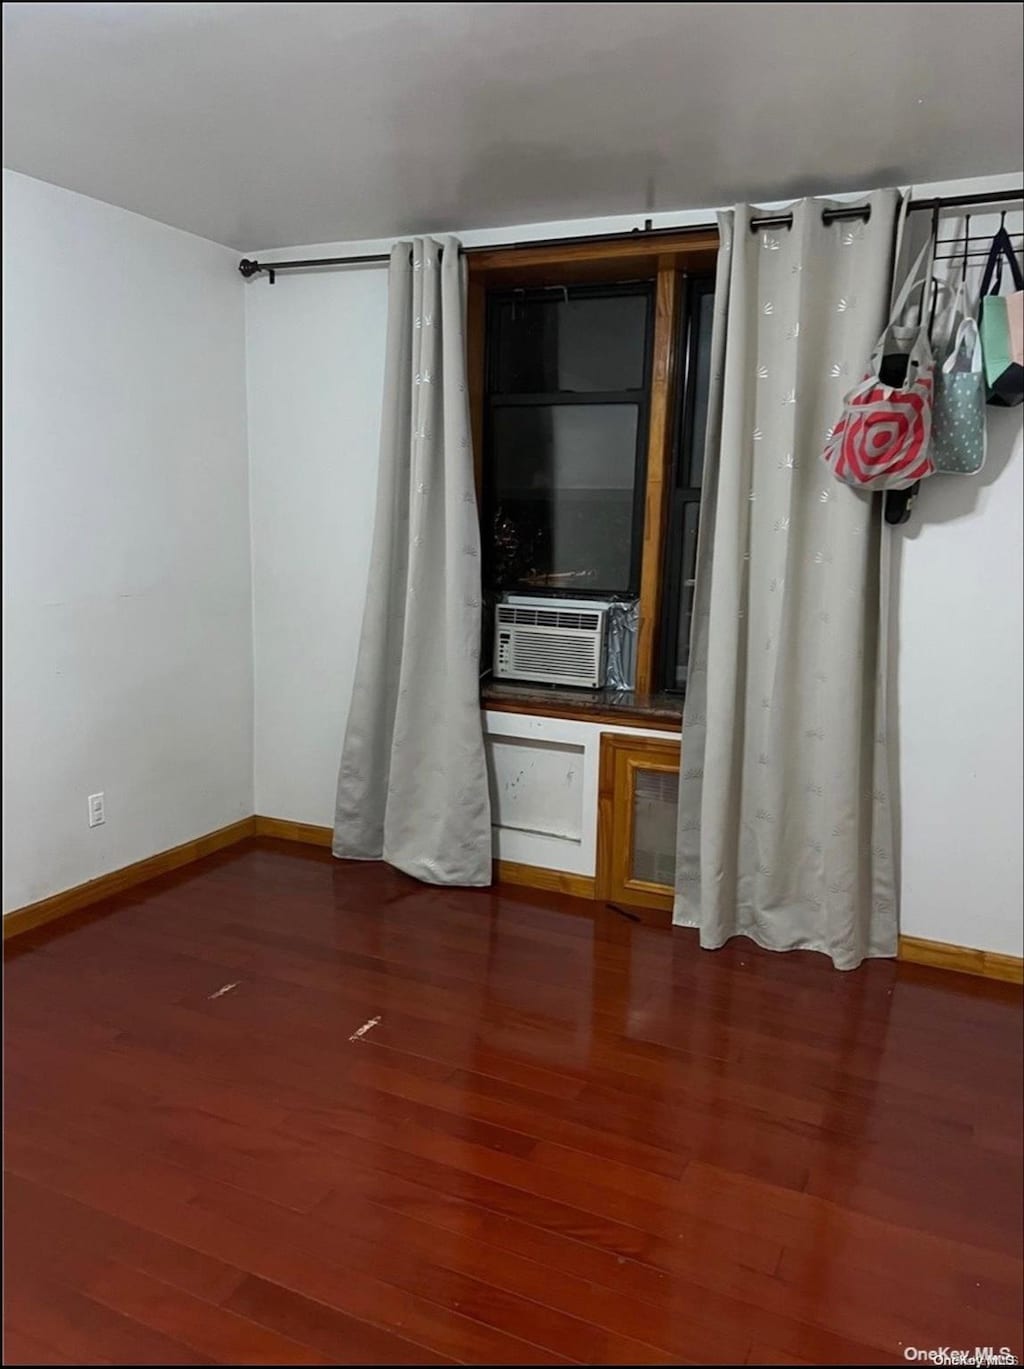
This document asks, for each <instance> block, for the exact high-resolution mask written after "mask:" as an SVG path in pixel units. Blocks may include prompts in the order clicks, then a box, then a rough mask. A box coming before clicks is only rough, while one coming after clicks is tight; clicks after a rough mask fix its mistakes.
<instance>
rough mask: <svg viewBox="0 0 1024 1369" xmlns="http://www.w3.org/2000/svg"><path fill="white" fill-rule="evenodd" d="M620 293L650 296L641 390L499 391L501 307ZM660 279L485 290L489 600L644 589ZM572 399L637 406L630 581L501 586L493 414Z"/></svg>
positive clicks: (626, 593) (484, 515) (484, 514)
mask: <svg viewBox="0 0 1024 1369" xmlns="http://www.w3.org/2000/svg"><path fill="white" fill-rule="evenodd" d="M616 295H639V296H643V297H645V298H646V300H647V320H646V326H645V329H644V357H643V378H644V383H643V385H642V387H641V388H640V389H636V390H553V391H546V392H541V391H530V392H526V393H520V394H514V393H508V392H504V393H499V392H498V391H497V389H496V379H497V378H496V369H497V356H498V350H499V349H498V346H497V329H498V326H499V324H498V320H499V312H500V308H501V306H502V305H504V304H509V303H511V304H513V305H514V304H516V303H520V302H525V301H527V300H530V299H551V298H556V299H557V298H561V299H566V300H568V299H607V298H609V297H612V296H616ZM654 326H655V279H654V277H653V276H652V277H649V278H644V279H642V280H631V281H617V282H607V283H606V282H600V283H594V284H583V285H579V284H565V285H538V286H522V287H502V288H498V289H494V290H488V291H487V292H486V299H485V320H484V394H483V455H482V461H481V472H480V474H481V495H482V498H481V519H480V522H481V541H482V544H483V560H484V566H483V569H484V592H485V596H486V598H487V601H488V602H491V601H493V599H494V598H495V596H497V595H499V594H503V593H515V594H530V595H536V596H542V597H549V598H562V599H564V598H567V597H569V598H573V599H636V598H639V595H640V580H641V568H642V562H643V546H644V517H645V511H646V507H647V448H648V440H649V429H650V410H651V384H652V380H653V366H654ZM568 404H586V405H590V406H593V405H597V404H619V405H622V404H628V405H631V406H635V407H636V409H637V425H636V427H637V431H636V454H635V458H634V465H633V517H632V546H631V549H630V572H629V584H628V586H627V587H626V588H621V587H620V588H616V589H608V588H599V587H596V586H594V587H591V586H588V587H587V588H585V589H579V588H575V587H574V588H572V589H565V588H562V587H559V586H553V585H540V586H535V585H525V584H524V585H519V586H502V587H500V588H499V587H497V586H496V585H495V584H494V582H493V574H492V566H491V562H490V557H491V549H492V546H493V541H494V516H495V511H496V507H497V502H496V490H495V481H494V461H493V459H492V440H493V414H494V410H495V409H496V408H502V407H507V408H511V407H515V406H531V407H535V408H542V407H544V406H546V405H568Z"/></svg>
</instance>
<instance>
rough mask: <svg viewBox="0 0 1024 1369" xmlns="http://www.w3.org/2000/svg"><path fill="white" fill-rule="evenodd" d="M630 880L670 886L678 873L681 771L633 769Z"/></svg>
mask: <svg viewBox="0 0 1024 1369" xmlns="http://www.w3.org/2000/svg"><path fill="white" fill-rule="evenodd" d="M633 775H634V779H633V822H632V835H633V840H632V849H631V850H630V867H629V877H630V879H634V880H637V881H639V882H641V883H644V884H664V885H667V886H668V887H669V888H671V887H672V885H673V884H674V882H675V873H676V813H677V809H678V804H679V774H678V772H674V771H669V770H644V769H640V768H638V769H636V770H634V772H633Z"/></svg>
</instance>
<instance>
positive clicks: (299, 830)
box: [253, 816, 334, 847]
mask: <svg viewBox="0 0 1024 1369" xmlns="http://www.w3.org/2000/svg"><path fill="white" fill-rule="evenodd" d="M253 822H255V824H256V835H257V836H258V837H277V838H278V839H279V840H281V841H300V842H302V843H304V844H305V845H306V846H328V847H329V846H330V844H331V842H332V841H333V840H334V828H333V827H318V826H316V824H315V823H312V822H290V821H289V820H288V819H287V818H263V817H259V816H257V817H255V818H254V819H253Z"/></svg>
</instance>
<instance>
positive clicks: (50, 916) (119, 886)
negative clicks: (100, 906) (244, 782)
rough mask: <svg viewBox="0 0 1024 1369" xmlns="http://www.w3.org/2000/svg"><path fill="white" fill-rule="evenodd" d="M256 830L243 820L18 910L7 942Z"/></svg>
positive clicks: (9, 920) (8, 925) (9, 919)
mask: <svg viewBox="0 0 1024 1369" xmlns="http://www.w3.org/2000/svg"><path fill="white" fill-rule="evenodd" d="M255 830H256V824H255V821H254V819H252V818H242V819H241V821H240V822H232V823H230V824H229V825H228V826H227V827H219V828H218V829H217V831H215V832H207V833H206V835H205V836H202V837H195V838H194V839H193V840H192V841H183V842H182V843H181V845H180V846H172V847H171V849H170V850H169V851H158V852H157V854H156V855H155V856H147V857H146V858H145V860H137V861H135V862H134V864H132V865H124V866H122V867H121V869H120V870H111V871H110V873H109V874H106V875H100V876H99V877H98V878H97V879H90V880H88V881H87V882H86V883H85V884H76V885H75V886H74V888H72V889H64V890H62V891H61V892H60V893H59V894H51V896H50V897H49V898H42V899H40V900H39V902H38V903H29V904H27V905H26V906H25V907H24V908H17V909H15V910H14V912H11V913H6V914H5V915H4V940H5V941H7V940H8V939H9V938H10V937H12V936H18V935H20V934H21V933H22V932H30V931H31V930H32V929H33V928H34V927H42V926H44V924H45V923H47V922H54V921H55V920H56V919H57V918H59V917H66V916H67V914H68V913H76V912H78V911H79V909H81V908H87V907H88V906H89V905H90V904H91V903H98V902H99V901H100V900H101V899H104V898H110V896H111V895H112V894H120V893H123V892H124V891H125V890H126V889H132V888H134V887H135V885H136V884H144V883H145V882H146V881H147V880H150V879H155V878H156V877H157V875H166V874H167V873H168V872H169V871H171V870H177V869H179V868H180V867H181V866H182V865H189V864H191V862H192V861H194V860H199V859H200V858H201V857H202V856H209V855H212V854H213V852H214V851H220V850H222V849H223V848H224V847H225V846H233V845H234V844H235V842H236V841H242V840H243V838H245V837H251V836H252V835H253V834H254V833H255Z"/></svg>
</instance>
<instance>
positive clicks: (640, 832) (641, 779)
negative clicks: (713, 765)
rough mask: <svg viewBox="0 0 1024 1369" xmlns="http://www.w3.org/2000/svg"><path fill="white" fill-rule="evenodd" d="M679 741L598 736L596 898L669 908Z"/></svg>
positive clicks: (658, 738)
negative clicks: (599, 755) (599, 747)
mask: <svg viewBox="0 0 1024 1369" xmlns="http://www.w3.org/2000/svg"><path fill="white" fill-rule="evenodd" d="M679 755H680V744H679V742H677V741H669V740H667V739H663V738H661V737H631V736H628V735H626V734H624V733H621V732H602V734H601V776H600V790H599V795H598V829H597V896H598V897H599V898H604V899H608V900H609V901H611V902H615V903H625V904H630V903H632V904H636V905H638V906H639V907H641V908H658V909H661V910H663V911H671V909H672V899H673V894H674V879H675V862H676V813H677V806H678V790H679Z"/></svg>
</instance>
